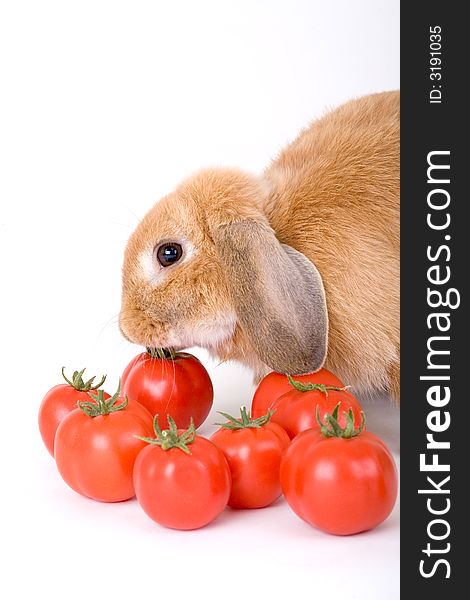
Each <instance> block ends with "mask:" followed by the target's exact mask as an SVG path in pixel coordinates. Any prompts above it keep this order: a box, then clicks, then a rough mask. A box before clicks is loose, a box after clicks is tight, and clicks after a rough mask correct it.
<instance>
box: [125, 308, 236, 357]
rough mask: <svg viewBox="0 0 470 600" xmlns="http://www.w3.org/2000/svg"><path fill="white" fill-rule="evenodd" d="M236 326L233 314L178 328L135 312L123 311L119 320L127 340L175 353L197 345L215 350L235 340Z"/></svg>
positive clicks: (221, 315) (209, 318)
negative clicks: (171, 349) (170, 350)
mask: <svg viewBox="0 0 470 600" xmlns="http://www.w3.org/2000/svg"><path fill="white" fill-rule="evenodd" d="M235 327H236V316H235V313H232V312H224V313H221V314H219V315H216V316H215V317H209V316H208V317H205V318H203V319H199V320H197V321H190V322H186V323H182V322H179V323H178V324H177V325H172V324H170V323H167V322H162V321H156V320H153V319H151V318H149V317H148V315H146V314H145V313H144V312H143V311H141V310H136V309H133V310H124V311H122V313H121V315H120V319H119V328H120V330H121V333H122V335H123V336H124V337H125V338H126V339H127V340H128V341H130V342H132V343H134V344H138V345H141V346H147V347H153V348H173V349H174V350H176V351H178V350H184V349H185V348H191V347H194V346H199V347H202V348H206V349H208V350H216V349H218V348H219V347H220V346H221V345H223V344H225V343H226V342H227V341H228V340H229V339H231V338H232V337H233V334H234V332H235Z"/></svg>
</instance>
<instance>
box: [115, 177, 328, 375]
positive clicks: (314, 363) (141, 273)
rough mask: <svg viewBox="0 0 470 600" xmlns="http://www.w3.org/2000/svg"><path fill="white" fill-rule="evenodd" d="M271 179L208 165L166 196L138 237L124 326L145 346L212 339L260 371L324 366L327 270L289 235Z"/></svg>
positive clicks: (213, 345)
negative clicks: (275, 207) (273, 201)
mask: <svg viewBox="0 0 470 600" xmlns="http://www.w3.org/2000/svg"><path fill="white" fill-rule="evenodd" d="M267 193H268V191H267V189H266V187H265V184H264V182H263V180H261V179H257V178H255V177H252V176H250V175H247V174H245V173H242V172H240V171H236V170H222V169H212V170H206V171H202V172H200V173H198V174H196V175H195V176H193V177H191V178H190V179H188V180H186V181H185V182H183V183H182V184H181V185H180V186H179V187H178V188H177V189H176V190H175V191H174V192H173V193H171V194H169V195H168V196H166V197H164V198H163V199H162V200H161V201H160V202H158V203H157V204H156V205H155V206H154V207H153V208H152V209H151V210H150V211H149V212H148V213H147V215H146V216H145V217H144V218H143V220H142V221H141V222H140V224H139V225H138V227H137V228H136V230H135V231H134V233H133V234H132V236H131V238H130V239H129V242H128V245H127V248H126V251H125V257H124V266H123V291H122V309H121V313H120V328H121V331H122V333H123V335H124V336H125V337H126V338H127V339H129V340H130V341H132V342H135V343H137V344H141V345H144V346H154V347H173V348H176V349H182V348H185V347H190V346H201V347H204V348H207V349H208V350H209V351H210V352H211V353H212V354H213V355H215V356H217V357H218V358H220V359H237V360H240V361H241V362H244V363H245V364H247V365H249V366H250V367H252V368H253V369H254V370H255V372H256V374H257V375H258V376H261V375H263V374H264V373H265V372H267V370H270V369H274V370H276V371H279V372H285V373H292V374H298V373H306V372H311V371H315V370H317V369H319V368H320V367H321V366H322V364H323V362H324V359H325V355H326V349H327V329H328V327H327V310H326V301H325V295H324V290H323V285H322V281H321V278H320V275H319V273H318V271H317V269H316V268H315V266H314V265H313V263H312V262H310V261H309V260H308V259H307V258H306V257H305V256H304V255H303V254H301V253H299V252H297V251H296V250H294V249H293V248H291V247H290V246H286V245H284V244H282V243H281V242H280V241H279V240H278V239H277V238H276V235H275V232H274V231H273V229H272V228H271V227H270V224H269V222H268V220H267V218H266V216H265V214H264V212H263V210H262V206H263V201H264V199H265V198H266V195H267Z"/></svg>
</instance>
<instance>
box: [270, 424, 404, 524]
mask: <svg viewBox="0 0 470 600" xmlns="http://www.w3.org/2000/svg"><path fill="white" fill-rule="evenodd" d="M280 479H281V486H282V491H283V493H284V496H285V498H286V500H287V502H288V503H289V505H290V507H291V508H292V509H293V511H294V512H295V513H297V515H298V516H299V517H300V518H301V519H303V520H304V521H306V522H307V523H310V524H311V525H313V526H315V527H317V528H319V529H321V530H323V531H325V532H327V533H331V534H334V535H352V534H356V533H360V532H362V531H367V530H368V529H372V528H373V527H376V526H377V525H379V524H380V523H382V522H383V521H384V520H385V519H386V518H387V517H388V516H389V514H390V513H391V511H392V509H393V507H394V505H395V501H396V498H397V490H398V475H397V469H396V466H395V462H394V460H393V457H392V455H391V453H390V451H389V450H388V448H387V446H386V445H385V443H384V442H383V441H382V440H381V439H380V438H378V437H377V436H375V435H374V434H372V433H370V432H368V431H363V432H362V433H361V434H360V435H358V436H357V437H354V438H351V439H342V438H334V437H332V438H325V437H324V436H323V435H322V434H321V433H320V432H319V431H316V430H313V429H310V430H308V431H304V432H302V433H300V434H299V435H298V436H297V437H296V438H295V439H294V440H293V441H292V442H291V444H290V446H289V447H288V448H287V450H286V452H285V454H284V456H283V459H282V461H281V470H280Z"/></svg>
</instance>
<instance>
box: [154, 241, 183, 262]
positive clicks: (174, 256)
mask: <svg viewBox="0 0 470 600" xmlns="http://www.w3.org/2000/svg"><path fill="white" fill-rule="evenodd" d="M182 255H183V248H182V247H181V245H180V244H177V243H175V242H168V243H166V244H162V245H161V246H159V247H158V249H157V260H158V262H159V263H160V264H161V265H162V267H169V266H170V265H173V264H174V263H176V262H178V261H179V259H180V258H181V257H182Z"/></svg>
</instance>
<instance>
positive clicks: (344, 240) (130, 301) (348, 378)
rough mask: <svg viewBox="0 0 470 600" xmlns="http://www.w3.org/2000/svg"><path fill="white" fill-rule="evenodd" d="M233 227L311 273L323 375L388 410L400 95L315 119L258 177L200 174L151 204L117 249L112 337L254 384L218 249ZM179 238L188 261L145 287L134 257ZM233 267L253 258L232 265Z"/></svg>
mask: <svg viewBox="0 0 470 600" xmlns="http://www.w3.org/2000/svg"><path fill="white" fill-rule="evenodd" d="M244 222H249V223H252V224H253V227H254V226H255V225H256V227H258V228H260V229H263V228H265V229H266V228H267V229H269V230H270V231H272V230H273V232H275V235H276V238H277V240H278V241H279V242H280V243H282V244H287V245H289V246H291V247H292V248H294V249H296V250H298V251H299V252H301V253H302V254H304V255H305V256H306V257H307V258H308V259H309V260H310V261H311V262H312V263H313V264H314V265H315V266H316V268H317V269H318V271H319V273H320V275H321V277H322V280H323V285H324V288H325V292H326V299H327V306H328V320H329V327H328V354H327V357H326V362H325V366H326V367H327V368H329V369H330V370H332V371H334V372H335V373H336V374H337V375H338V376H339V377H341V378H342V379H343V381H344V382H345V383H346V384H351V385H353V386H354V388H355V389H358V390H362V391H372V390H377V389H388V390H390V392H391V393H392V394H393V396H394V397H395V398H397V399H398V395H399V93H398V92H389V93H383V94H375V95H372V96H367V97H364V98H360V99H358V100H353V101H351V102H348V103H346V104H344V105H343V106H341V107H340V108H338V109H337V110H335V111H333V112H330V113H328V114H326V115H325V116H324V117H323V118H322V119H319V120H318V121H315V122H314V123H313V124H312V125H311V126H310V127H308V128H307V129H305V130H304V131H303V132H302V133H301V134H300V136H299V137H298V138H297V139H296V140H295V141H294V142H292V143H291V144H290V145H289V146H288V147H287V148H286V149H284V150H283V151H282V152H281V153H280V155H279V156H278V158H277V159H276V160H275V161H273V163H272V164H271V165H270V166H269V167H268V169H267V170H266V171H265V173H264V174H263V176H262V177H253V176H251V175H248V174H245V173H242V172H240V171H237V170H231V169H210V170H206V171H202V172H200V173H197V174H196V175H194V176H193V177H191V178H189V179H188V180H186V181H185V182H183V183H182V184H181V185H180V186H179V187H178V188H177V189H176V190H175V192H173V193H172V194H170V195H168V196H167V197H165V198H164V199H162V200H161V201H160V202H159V203H157V205H156V206H154V207H153V208H152V209H151V210H150V211H149V213H148V214H147V215H146V216H145V217H144V219H143V220H142V222H141V223H140V224H139V226H138V227H137V229H136V231H135V232H134V233H133V235H132V236H131V238H130V240H129V243H128V246H127V248H126V252H125V258H124V267H123V303H122V311H121V317H120V326H121V330H122V332H123V334H124V335H125V336H126V337H127V338H128V339H130V340H132V341H134V342H136V343H139V344H143V345H156V346H167V345H174V346H179V345H202V346H205V347H208V349H209V350H210V351H211V352H212V353H213V354H214V355H216V356H217V357H219V358H221V359H235V360H239V361H241V362H243V363H245V364H247V365H248V366H250V367H251V368H252V369H253V370H254V371H255V375H256V376H257V377H258V378H259V377H260V376H262V375H263V374H264V373H265V372H266V370H267V368H266V364H265V363H264V362H263V361H262V360H260V358H259V356H258V355H257V351H256V343H255V342H254V339H253V332H250V331H249V327H247V323H246V322H244V323H243V324H242V323H241V320H240V319H239V318H237V302H236V298H235V297H234V294H236V288H235V286H234V283H233V280H232V279H231V275H232V274H233V273H231V272H230V269H229V271H227V265H226V263H225V261H224V260H223V257H222V254H221V249H220V241H218V240H217V232H218V231H219V232H220V230H221V228H223V226H225V225H229V224H234V223H244ZM273 235H274V234H273ZM181 238H184V239H186V240H189V243H190V244H191V245H192V247H193V248H194V254H193V255H192V256H190V257H189V258H188V259H187V260H183V261H181V263H176V264H175V265H172V266H171V267H167V268H166V269H164V272H163V273H162V274H160V275H158V274H156V277H161V279H159V280H158V282H157V283H153V284H151V283H149V281H148V280H147V279H146V278H145V276H144V273H143V270H142V264H141V262H140V258H139V257H140V256H141V255H142V253H145V252H149V253H151V251H152V248H153V247H154V246H155V245H157V244H158V243H159V242H160V241H166V240H174V241H178V240H180V239H181ZM218 244H219V245H218ZM255 251H256V253H259V252H260V249H259V248H256V249H255ZM244 258H248V259H249V260H254V259H255V258H256V257H243V256H239V257H238V259H239V260H243V259H244ZM155 269H156V270H158V269H157V267H155ZM232 271H233V269H232ZM264 271H265V269H263V270H262V271H261V273H262V276H261V277H260V279H261V280H262V279H263V273H264ZM254 285H256V282H254ZM301 285H302V281H299V282H298V286H299V287H300V286H301ZM238 310H240V309H238ZM287 312H288V311H286V313H287ZM231 320H234V322H233V326H231V329H230V327H229V329H230V335H227V336H225V337H223V338H214V341H213V342H211V339H212V337H213V334H214V331H217V329H214V328H216V327H217V326H218V325H220V328H221V330H223V328H224V327H225V326H227V323H228V322H231ZM242 321H243V319H242ZM299 322H300V321H299ZM312 326H313V325H312ZM227 327H228V326H227ZM211 328H212V329H211ZM250 336H251V339H250ZM271 343H272V342H271ZM273 353H274V347H273Z"/></svg>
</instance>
